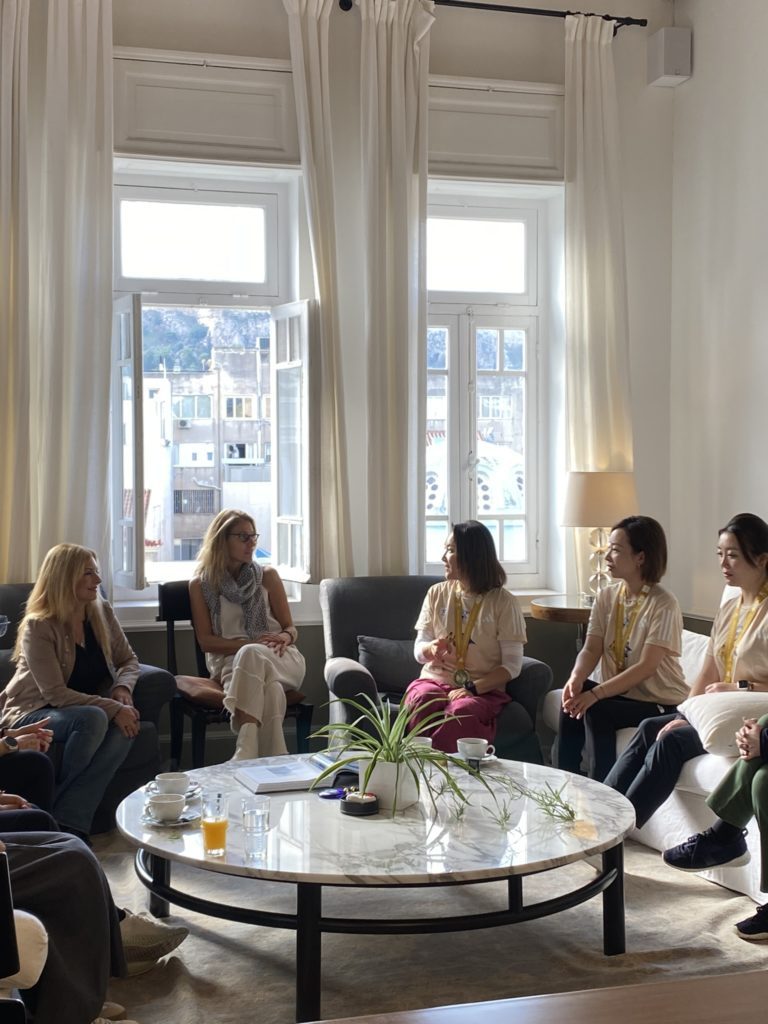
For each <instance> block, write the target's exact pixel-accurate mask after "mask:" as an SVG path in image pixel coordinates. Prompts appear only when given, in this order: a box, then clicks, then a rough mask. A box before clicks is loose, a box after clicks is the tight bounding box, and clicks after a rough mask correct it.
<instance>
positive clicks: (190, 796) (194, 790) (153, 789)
mask: <svg viewBox="0 0 768 1024" xmlns="http://www.w3.org/2000/svg"><path fill="white" fill-rule="evenodd" d="M202 791H203V787H202V786H201V785H200V783H199V782H191V783H190V784H189V788H188V789H187V792H186V793H185V794H184V796H185V797H186V798H187V800H194V798H195V797H198V796H200V794H201V793H202ZM144 792H145V793H150V794H152V795H154V794H155V793H159V792H160V790H159V789H158V788H157V783H156V782H148V783H147V784H146V786H145V787H144ZM174 795H175V794H173V793H169V794H168V796H174Z"/></svg>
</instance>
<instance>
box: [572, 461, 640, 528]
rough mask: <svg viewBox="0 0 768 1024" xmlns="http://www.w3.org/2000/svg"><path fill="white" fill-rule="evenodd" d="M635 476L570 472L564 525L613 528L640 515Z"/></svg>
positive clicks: (630, 474) (629, 474) (631, 474)
mask: <svg viewBox="0 0 768 1024" xmlns="http://www.w3.org/2000/svg"><path fill="white" fill-rule="evenodd" d="M637 510H638V505H637V491H636V490H635V476H634V473H569V474H568V485H567V488H566V492H565V509H564V511H563V518H562V522H561V525H562V526H585V527H591V528H594V527H597V526H610V525H612V524H613V523H616V522H618V521H619V520H620V519H624V517H625V516H632V515H635V514H636V513H637Z"/></svg>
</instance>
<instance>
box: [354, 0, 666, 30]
mask: <svg viewBox="0 0 768 1024" xmlns="http://www.w3.org/2000/svg"><path fill="white" fill-rule="evenodd" d="M435 4H436V5H437V6H438V7H466V8H468V9H469V10H472V11H503V12H506V13H507V14H536V15H538V16H539V17H541V18H567V17H568V15H569V14H581V13H582V12H581V11H550V10H546V9H545V8H543V7H509V6H505V7H502V6H501V5H499V4H483V3H479V2H475V0H435ZM339 7H340V8H341V9H342V11H350V10H352V7H353V0H339ZM588 17H595V18H602V19H603V20H604V21H615V22H616V27H615V29H614V32H616V31H618V29H620V28H622V27H623V26H624V25H642V26H645V25H647V24H648V19H647V18H624V17H621V16H620V15H618V14H595V15H588Z"/></svg>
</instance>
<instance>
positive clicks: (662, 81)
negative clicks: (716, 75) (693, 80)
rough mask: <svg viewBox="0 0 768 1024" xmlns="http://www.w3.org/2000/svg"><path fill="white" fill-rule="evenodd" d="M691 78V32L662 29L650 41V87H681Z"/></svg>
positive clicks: (684, 29) (683, 29) (681, 29)
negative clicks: (681, 84)
mask: <svg viewBox="0 0 768 1024" xmlns="http://www.w3.org/2000/svg"><path fill="white" fill-rule="evenodd" d="M690 77H691V30H690V29H689V28H660V29H659V31H658V32H654V34H653V35H652V36H650V37H649V39H648V85H667V86H670V85H680V83H681V82H685V81H686V80H687V79H689V78H690Z"/></svg>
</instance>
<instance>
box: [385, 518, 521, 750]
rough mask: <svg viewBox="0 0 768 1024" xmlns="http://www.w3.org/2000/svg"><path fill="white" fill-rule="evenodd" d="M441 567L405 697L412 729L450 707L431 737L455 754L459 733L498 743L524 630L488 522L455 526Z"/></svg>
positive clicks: (431, 590) (421, 618)
mask: <svg viewBox="0 0 768 1024" xmlns="http://www.w3.org/2000/svg"><path fill="white" fill-rule="evenodd" d="M443 564H444V565H445V582H444V583H436V584H435V585H434V586H433V587H430V588H429V590H428V591H427V596H426V597H425V599H424V604H423V606H422V609H421V614H420V615H419V619H418V622H417V623H416V631H417V632H416V643H415V646H414V656H415V658H416V660H417V661H418V662H420V663H421V664H423V665H424V669H423V671H422V673H421V678H419V679H417V680H415V681H414V682H412V683H411V684H410V686H409V687H408V689H407V690H406V691H405V697H404V700H405V701H406V702H407V703H408V704H409V705H410V706H411V707H412V708H413V711H414V714H413V717H412V718H411V727H412V728H413V727H414V726H416V725H418V724H419V723H420V722H422V721H424V719H425V718H429V716H430V715H434V714H435V712H436V711H438V710H444V711H445V714H446V716H447V717H446V719H445V721H443V722H440V723H438V724H437V725H436V726H434V727H433V728H432V729H428V730H427V735H430V736H431V737H432V744H433V746H434V747H436V748H438V749H439V750H444V751H445V752H446V753H449V754H453V753H455V752H456V741H457V740H459V739H461V738H462V737H469V736H472V737H475V736H476V737H478V738H481V739H485V740H488V741H491V740H493V737H494V736H495V734H496V719H497V718H498V716H499V714H500V713H501V710H502V708H503V707H504V706H505V705H506V704H508V703H509V702H510V700H511V699H512V698H511V697H510V696H509V695H508V693H507V683H509V682H510V681H511V680H513V679H516V678H517V677H518V676H519V675H520V669H521V668H522V664H523V644H524V643H525V641H526V634H525V619H524V618H523V614H522V612H521V610H520V605H519V604H518V603H517V599H516V598H515V597H514V595H513V594H511V593H510V592H509V591H508V590H506V589H505V587H504V584H505V582H506V579H507V574H506V573H505V571H504V569H503V568H502V566H501V565H500V563H499V560H498V558H497V557H496V548H495V546H494V543H493V537H492V536H491V534H490V531H489V530H488V528H487V527H485V526H483V524H482V523H479V522H477V521H476V520H473V519H470V520H469V521H468V522H466V523H456V524H455V525H454V527H453V531H452V533H450V534H449V536H448V539H447V540H446V542H445V552H444V554H443ZM435 701H442V702H444V704H443V705H442V706H441V704H438V703H435Z"/></svg>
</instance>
